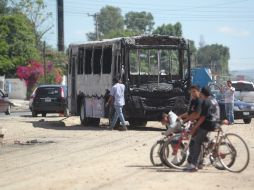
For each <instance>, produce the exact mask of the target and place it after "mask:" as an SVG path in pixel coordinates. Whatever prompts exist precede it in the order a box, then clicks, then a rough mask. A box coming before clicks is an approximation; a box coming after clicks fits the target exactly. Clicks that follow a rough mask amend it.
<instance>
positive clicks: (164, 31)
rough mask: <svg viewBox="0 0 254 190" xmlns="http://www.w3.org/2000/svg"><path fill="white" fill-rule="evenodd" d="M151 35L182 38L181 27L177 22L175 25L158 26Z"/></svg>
mask: <svg viewBox="0 0 254 190" xmlns="http://www.w3.org/2000/svg"><path fill="white" fill-rule="evenodd" d="M153 34H158V35H168V36H179V37H180V36H182V34H183V32H182V25H181V23H179V22H177V23H176V24H163V25H161V26H158V27H157V28H156V29H155V30H154V31H153Z"/></svg>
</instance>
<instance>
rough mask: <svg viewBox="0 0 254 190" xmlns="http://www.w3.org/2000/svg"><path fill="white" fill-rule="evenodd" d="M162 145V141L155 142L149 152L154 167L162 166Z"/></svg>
mask: <svg viewBox="0 0 254 190" xmlns="http://www.w3.org/2000/svg"><path fill="white" fill-rule="evenodd" d="M163 144H164V140H159V141H157V142H156V143H155V144H154V145H153V146H152V148H151V150H150V161H151V163H152V164H153V165H154V166H162V165H163V160H161V158H162V157H161V150H162V146H163Z"/></svg>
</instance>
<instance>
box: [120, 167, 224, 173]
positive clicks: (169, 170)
mask: <svg viewBox="0 0 254 190" xmlns="http://www.w3.org/2000/svg"><path fill="white" fill-rule="evenodd" d="M125 167H134V168H140V169H142V170H154V171H155V172H169V173H171V172H172V173H173V172H174V173H175V172H180V173H190V172H189V171H183V170H179V169H174V168H168V167H166V166H153V165H128V166H125ZM199 172H202V173H219V172H220V171H219V170H212V171H211V170H208V168H204V169H202V170H199Z"/></svg>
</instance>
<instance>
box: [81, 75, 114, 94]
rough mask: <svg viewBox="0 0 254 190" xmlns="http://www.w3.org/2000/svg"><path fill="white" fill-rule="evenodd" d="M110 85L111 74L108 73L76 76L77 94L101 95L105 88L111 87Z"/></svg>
mask: <svg viewBox="0 0 254 190" xmlns="http://www.w3.org/2000/svg"><path fill="white" fill-rule="evenodd" d="M111 86H112V76H111V75H110V74H102V75H92V74H91V75H78V76H77V94H80V93H83V94H84V95H85V96H90V97H92V96H96V97H102V96H104V94H105V91H106V90H107V89H111Z"/></svg>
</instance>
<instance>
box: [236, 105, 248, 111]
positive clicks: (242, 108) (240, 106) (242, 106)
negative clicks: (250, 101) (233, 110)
mask: <svg viewBox="0 0 254 190" xmlns="http://www.w3.org/2000/svg"><path fill="white" fill-rule="evenodd" d="M238 107H239V109H240V110H246V109H247V106H245V105H238Z"/></svg>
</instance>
